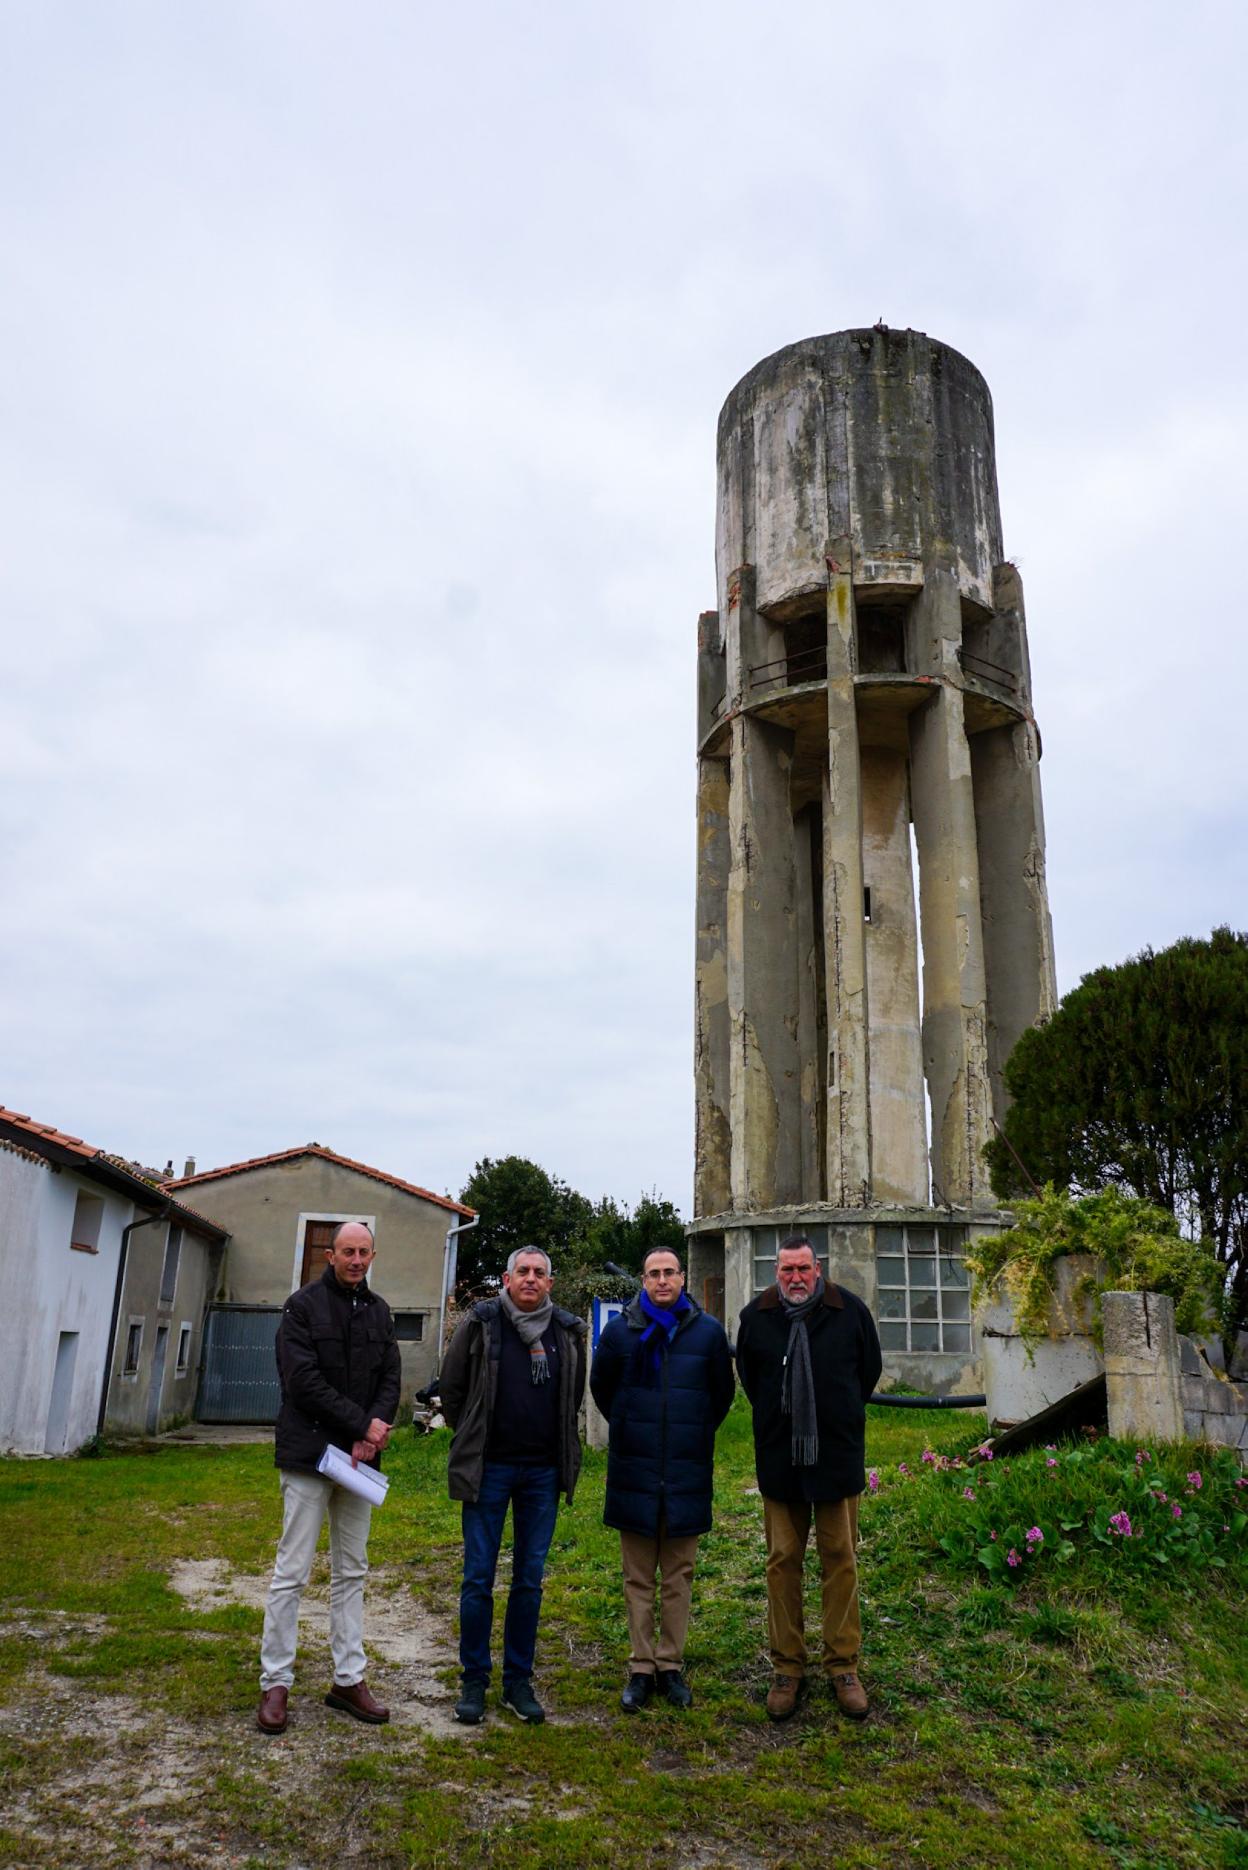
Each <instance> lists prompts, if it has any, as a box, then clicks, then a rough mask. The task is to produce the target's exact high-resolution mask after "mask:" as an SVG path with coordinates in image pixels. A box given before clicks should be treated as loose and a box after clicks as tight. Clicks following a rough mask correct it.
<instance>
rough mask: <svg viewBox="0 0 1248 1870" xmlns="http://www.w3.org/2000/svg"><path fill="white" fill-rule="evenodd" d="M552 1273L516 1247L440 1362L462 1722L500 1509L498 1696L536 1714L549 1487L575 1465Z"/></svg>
mask: <svg viewBox="0 0 1248 1870" xmlns="http://www.w3.org/2000/svg"><path fill="white" fill-rule="evenodd" d="M552 1283H553V1282H552V1277H551V1270H550V1260H549V1258H548V1257H547V1255H546V1253H545V1252H544V1250H543V1249H542V1248H541V1247H517V1248H516V1250H515V1252H514V1253H513V1254H512V1255H511V1257H510V1259H509V1260H508V1262H507V1270H506V1272H505V1273H504V1274H503V1283H502V1290H501V1292H500V1293H499V1294H498V1297H497V1298H490V1299H482V1300H480V1301H479V1302H478V1303H477V1304H476V1305H474V1306H472V1307H471V1309H470V1310H469V1311H468V1313H467V1315H466V1316H465V1317H464V1318H463V1320H462V1321H461V1323H460V1324H459V1326H458V1328H457V1329H456V1332H455V1335H454V1337H453V1338H452V1339H451V1342H450V1344H449V1345H448V1347H447V1352H446V1356H445V1358H444V1359H443V1363H442V1380H441V1387H442V1407H443V1409H444V1410H445V1412H446V1419H447V1421H448V1422H449V1423H450V1424H451V1427H452V1428H453V1429H454V1431H455V1432H454V1435H453V1437H452V1440H451V1447H450V1455H449V1459H448V1462H447V1480H448V1483H449V1486H450V1492H451V1498H452V1499H453V1500H460V1501H462V1502H463V1513H462V1525H463V1533H464V1571H463V1578H462V1581H461V1584H460V1593H459V1661H460V1668H461V1669H462V1671H463V1689H462V1692H461V1694H460V1698H459V1701H458V1702H457V1704H456V1707H455V1718H456V1720H458V1721H466V1722H468V1723H469V1724H470V1725H475V1724H476V1723H477V1722H478V1721H480V1720H482V1719H483V1718H484V1715H485V1703H486V1693H487V1690H488V1688H489V1683H490V1678H491V1675H492V1673H493V1658H492V1655H491V1645H492V1632H493V1623H494V1577H495V1572H496V1570H497V1566H498V1554H499V1550H500V1547H501V1545H502V1540H503V1530H504V1526H505V1523H506V1520H507V1516H508V1512H509V1511H510V1514H511V1530H512V1553H511V1585H510V1588H509V1590H508V1593H507V1615H506V1619H505V1621H504V1624H503V1696H502V1704H503V1707H504V1708H505V1709H506V1711H507V1712H508V1713H509V1714H514V1715H515V1716H516V1718H517V1719H518V1720H521V1721H530V1722H534V1723H536V1722H539V1721H542V1720H544V1719H545V1712H544V1710H543V1708H542V1705H541V1703H540V1701H539V1700H538V1699H537V1696H536V1695H535V1694H534V1692H533V1680H532V1677H533V1666H534V1660H535V1654H536V1645H537V1628H538V1618H539V1614H540V1611H541V1605H542V1579H543V1577H544V1575H545V1570H546V1555H547V1553H548V1552H549V1550H550V1542H551V1538H552V1536H553V1534H554V1530H555V1517H556V1514H557V1512H558V1507H559V1495H560V1494H561V1493H562V1494H563V1495H564V1497H565V1498H566V1499H567V1500H568V1502H569V1503H571V1499H572V1489H573V1488H574V1486H575V1485H576V1476H577V1472H578V1470H579V1468H580V1465H581V1444H580V1439H579V1436H578V1433H577V1412H578V1410H579V1409H580V1406H581V1397H582V1395H583V1393H584V1389H585V1322H584V1320H583V1319H581V1318H577V1317H574V1315H573V1314H572V1313H571V1312H567V1311H564V1310H563V1308H562V1306H559V1305H555V1304H553V1303H552V1301H551V1296H550V1289H551V1285H552Z"/></svg>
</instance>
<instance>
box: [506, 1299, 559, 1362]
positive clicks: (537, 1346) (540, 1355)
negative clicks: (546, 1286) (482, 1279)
mask: <svg viewBox="0 0 1248 1870" xmlns="http://www.w3.org/2000/svg"><path fill="white" fill-rule="evenodd" d="M498 1296H499V1298H500V1299H501V1300H502V1306H503V1317H504V1318H506V1319H508V1320H509V1321H510V1323H511V1324H513V1325H514V1326H515V1328H516V1330H517V1331H518V1332H519V1334H520V1342H521V1343H522V1344H527V1345H528V1347H529V1357H530V1360H531V1361H530V1364H529V1375H530V1377H531V1378H532V1380H533V1382H534V1383H549V1382H550V1364H549V1362H548V1360H547V1357H546V1348H545V1346H544V1345H543V1343H542V1333H543V1331H545V1329H546V1327H547V1325H548V1324H549V1323H550V1321H551V1319H552V1317H553V1316H554V1311H555V1308H554V1305H553V1304H552V1303H551V1298H550V1294H549V1293H547V1294H546V1297H545V1298H544V1299H543V1300H542V1302H541V1304H540V1305H539V1306H538V1308H537V1310H536V1311H533V1312H522V1311H521V1310H520V1308H519V1306H518V1305H517V1304H516V1302H515V1300H514V1299H513V1298H512V1296H511V1294H510V1292H508V1290H507V1288H506V1287H505V1286H504V1288H503V1290H502V1291H501V1292H500V1293H499V1295H498Z"/></svg>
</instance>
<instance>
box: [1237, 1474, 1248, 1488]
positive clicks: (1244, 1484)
mask: <svg viewBox="0 0 1248 1870" xmlns="http://www.w3.org/2000/svg"><path fill="white" fill-rule="evenodd" d="M1235 1485H1236V1486H1237V1487H1248V1480H1245V1478H1244V1476H1243V1475H1242V1474H1241V1475H1240V1477H1239V1479H1238V1480H1237V1481H1236V1482H1235Z"/></svg>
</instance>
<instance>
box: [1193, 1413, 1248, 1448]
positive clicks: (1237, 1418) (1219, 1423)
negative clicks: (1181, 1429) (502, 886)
mask: <svg viewBox="0 0 1248 1870" xmlns="http://www.w3.org/2000/svg"><path fill="white" fill-rule="evenodd" d="M1245 1429H1248V1417H1245V1416H1242V1415H1211V1414H1208V1413H1207V1414H1206V1415H1205V1417H1204V1421H1203V1424H1202V1427H1201V1433H1200V1439H1201V1441H1207V1442H1208V1443H1209V1444H1210V1446H1211V1447H1214V1448H1239V1447H1241V1446H1242V1444H1243V1441H1244V1431H1245Z"/></svg>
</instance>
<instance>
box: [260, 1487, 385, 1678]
mask: <svg viewBox="0 0 1248 1870" xmlns="http://www.w3.org/2000/svg"><path fill="white" fill-rule="evenodd" d="M280 1476H281V1483H282V1536H281V1539H280V1540H279V1542H278V1547H277V1562H276V1564H275V1565H274V1567H273V1582H272V1583H271V1584H270V1586H269V1601H268V1603H267V1605H266V1606H265V1611H264V1635H263V1636H262V1638H261V1639H260V1686H261V1688H262V1689H269V1688H289V1687H290V1686H291V1684H292V1682H293V1681H294V1679H295V1649H296V1645H297V1642H298V1636H299V1600H300V1598H301V1597H302V1596H303V1591H304V1586H305V1585H306V1584H307V1582H308V1579H309V1577H310V1576H311V1574H312V1560H313V1559H314V1558H315V1556H316V1542H317V1540H318V1539H319V1538H320V1536H321V1527H322V1526H323V1525H324V1524H325V1515H326V1513H328V1514H329V1646H330V1650H331V1651H332V1653H333V1658H334V1686H335V1688H354V1686H355V1684H356V1683H357V1682H362V1681H363V1680H364V1666H365V1665H364V1580H365V1578H366V1577H367V1575H368V1527H369V1521H370V1520H371V1518H372V1515H373V1509H372V1507H371V1506H370V1505H369V1503H368V1501H367V1500H361V1499H360V1497H359V1495H358V1494H354V1493H348V1492H347V1490H346V1488H345V1487H335V1486H334V1484H333V1482H332V1481H328V1480H323V1479H322V1477H321V1476H320V1475H319V1474H296V1473H294V1472H293V1471H291V1470H288V1469H286V1468H282V1469H281V1470H280Z"/></svg>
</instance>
